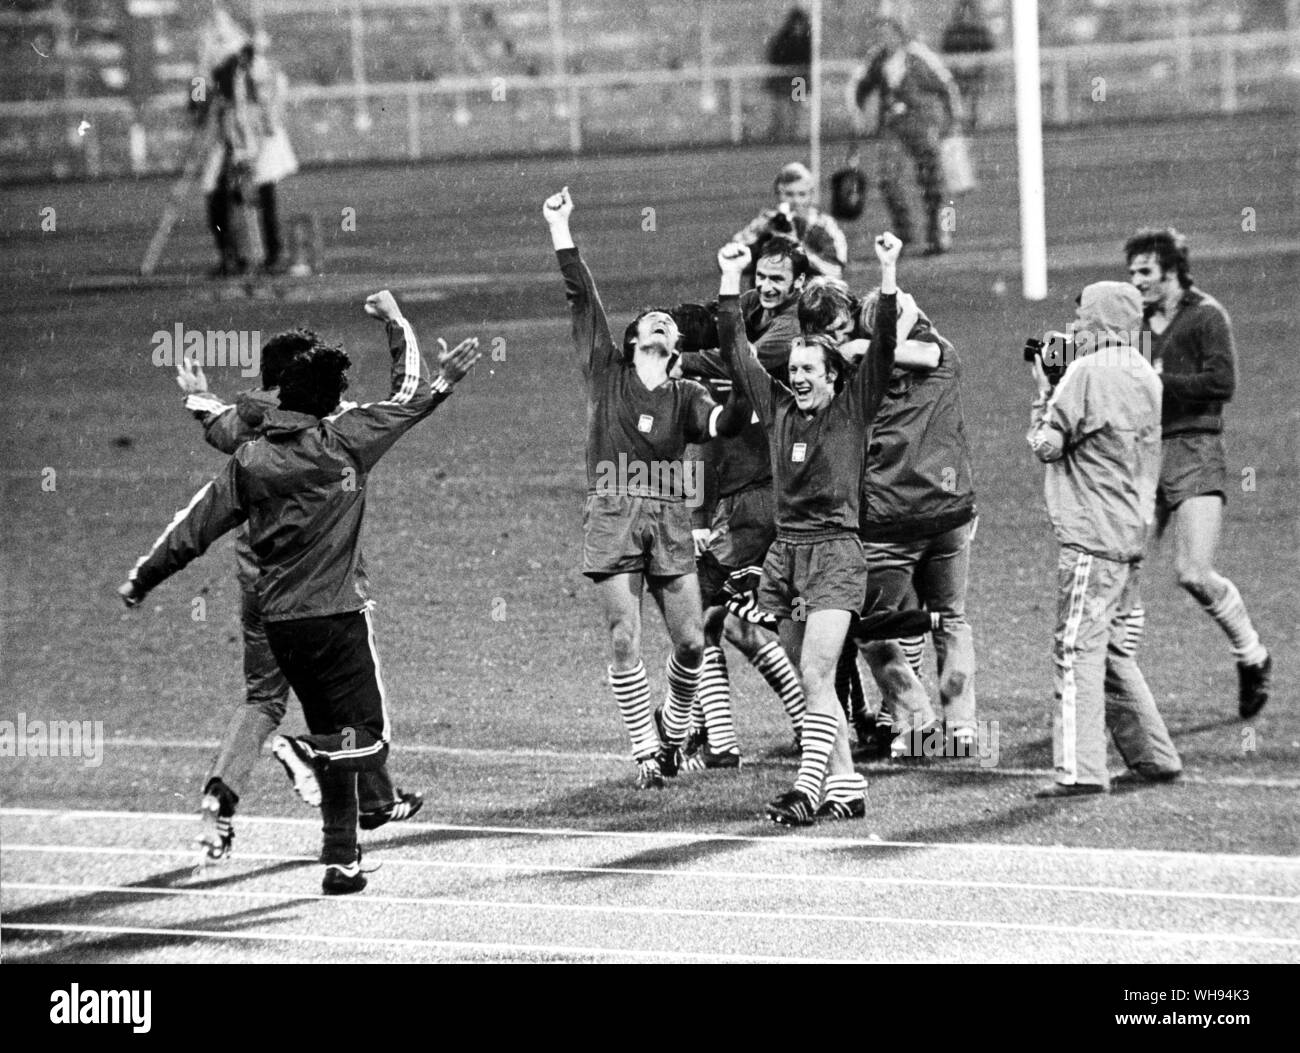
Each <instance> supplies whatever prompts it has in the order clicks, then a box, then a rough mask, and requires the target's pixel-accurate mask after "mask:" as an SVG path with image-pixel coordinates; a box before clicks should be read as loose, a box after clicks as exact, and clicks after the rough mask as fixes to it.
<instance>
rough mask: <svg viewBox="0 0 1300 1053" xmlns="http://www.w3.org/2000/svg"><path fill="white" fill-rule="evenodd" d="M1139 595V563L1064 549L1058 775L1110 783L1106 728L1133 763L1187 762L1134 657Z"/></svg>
mask: <svg viewBox="0 0 1300 1053" xmlns="http://www.w3.org/2000/svg"><path fill="white" fill-rule="evenodd" d="M1138 596H1139V592H1138V564H1136V563H1132V564H1130V563H1117V562H1115V561H1113V560H1109V559H1103V558H1102V557H1100V556H1094V555H1091V554H1089V553H1087V552H1082V551H1080V550H1079V549H1075V548H1069V547H1065V546H1063V547H1062V548H1061V552H1060V557H1059V560H1058V562H1057V612H1056V634H1055V646H1054V657H1055V665H1056V676H1055V686H1056V713H1055V716H1054V719H1053V723H1052V759H1053V763H1054V764H1055V767H1056V781H1057V782H1061V783H1091V784H1094V785H1098V786H1102V787H1108V786H1109V784H1110V776H1109V774H1108V772H1107V769H1106V732H1107V730H1109V731H1110V733H1111V734H1112V735H1113V736H1114V737H1115V745H1116V746H1117V747H1118V748H1119V752H1120V755H1121V756H1122V757H1123V758H1124V762H1125V764H1127V765H1128V766H1129V768H1133V769H1139V770H1144V771H1150V770H1156V771H1162V772H1171V771H1179V770H1181V769H1182V760H1181V759H1180V758H1179V756H1178V751H1177V750H1176V749H1175V748H1174V744H1173V741H1172V740H1171V739H1170V737H1169V731H1168V729H1167V728H1166V727H1165V722H1164V719H1163V718H1162V717H1161V716H1160V713H1159V711H1158V710H1157V709H1156V703H1155V699H1154V698H1153V697H1152V695H1151V690H1150V688H1148V687H1147V682H1146V679H1145V678H1144V677H1143V676H1142V670H1140V669H1139V668H1138V664H1137V659H1136V657H1135V653H1136V650H1137V639H1136V637H1137V633H1136V632H1134V631H1133V628H1134V623H1135V621H1136V620H1137V619H1136V617H1135V615H1136V613H1137V606H1138V603H1139V600H1138Z"/></svg>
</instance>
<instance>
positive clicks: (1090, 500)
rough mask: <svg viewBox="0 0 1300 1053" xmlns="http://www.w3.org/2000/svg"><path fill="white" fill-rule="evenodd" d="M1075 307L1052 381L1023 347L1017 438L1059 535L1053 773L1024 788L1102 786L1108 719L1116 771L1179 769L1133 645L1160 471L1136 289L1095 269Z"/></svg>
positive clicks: (1159, 775)
mask: <svg viewBox="0 0 1300 1053" xmlns="http://www.w3.org/2000/svg"><path fill="white" fill-rule="evenodd" d="M1076 314H1077V319H1078V320H1077V321H1076V322H1075V323H1074V325H1073V326H1072V331H1071V332H1070V333H1069V334H1067V335H1068V336H1069V337H1071V339H1070V340H1069V341H1068V343H1067V346H1066V347H1065V349H1064V350H1065V351H1066V354H1065V355H1064V357H1065V358H1066V359H1067V360H1069V359H1073V360H1072V361H1069V364H1068V365H1067V366H1066V367H1065V369H1064V371H1063V373H1061V374H1060V376H1059V383H1056V384H1053V383H1052V382H1051V380H1050V379H1049V377H1048V376H1047V374H1046V372H1045V371H1044V367H1043V361H1042V353H1041V351H1040V352H1037V353H1034V354H1033V355H1032V356H1030V357H1031V358H1032V368H1033V373H1034V379H1035V381H1036V382H1037V387H1038V397H1037V398H1036V399H1035V400H1034V405H1033V413H1032V417H1031V421H1030V428H1029V434H1028V436H1027V439H1028V441H1029V446H1030V449H1032V450H1033V452H1034V455H1035V456H1036V457H1037V458H1038V459H1039V460H1040V461H1043V462H1045V463H1046V465H1047V478H1046V481H1045V486H1044V489H1045V493H1046V498H1047V512H1048V516H1049V517H1050V518H1051V521H1052V528H1053V530H1054V531H1055V533H1056V538H1057V540H1058V541H1059V542H1060V545H1061V550H1060V556H1059V559H1058V562H1057V616H1056V631H1055V637H1054V648H1053V657H1054V659H1055V677H1054V680H1055V696H1056V711H1055V714H1054V719H1053V726H1052V753H1053V763H1054V765H1055V768H1056V780H1055V782H1053V783H1051V784H1049V785H1048V786H1047V787H1045V788H1044V789H1042V790H1040V791H1039V792H1038V793H1037V794H1036V796H1038V797H1044V798H1073V797H1079V796H1084V795H1090V794H1099V793H1105V792H1106V791H1107V790H1108V789H1109V786H1110V777H1109V773H1108V772H1107V770H1106V731H1107V730H1108V729H1109V731H1110V732H1111V734H1112V735H1113V736H1114V738H1115V744H1116V746H1117V747H1118V748H1119V751H1120V754H1121V756H1122V757H1123V758H1124V761H1125V763H1126V764H1127V765H1128V768H1129V771H1128V773H1126V775H1125V776H1121V779H1122V780H1123V781H1129V782H1169V781H1172V780H1173V779H1176V778H1177V777H1178V776H1179V774H1180V773H1181V771H1182V761H1181V760H1180V758H1179V756H1178V751H1177V750H1176V749H1175V748H1174V744H1173V742H1172V741H1171V740H1170V738H1169V732H1168V730H1167V729H1166V728H1165V723H1164V720H1163V719H1162V718H1161V716H1160V713H1159V712H1158V711H1157V709H1156V704H1155V699H1154V698H1153V697H1152V694H1151V691H1150V689H1149V688H1148V687H1147V683H1146V680H1145V679H1144V678H1143V676H1142V671H1141V670H1140V669H1139V668H1138V665H1137V660H1136V658H1135V652H1136V648H1137V640H1138V638H1139V636H1140V634H1141V622H1142V612H1141V608H1140V601H1139V599H1138V596H1139V593H1138V567H1139V565H1140V563H1141V560H1142V551H1143V548H1144V547H1145V544H1146V539H1147V535H1148V533H1149V530H1150V528H1151V526H1152V524H1153V522H1154V519H1155V494H1156V483H1157V480H1158V479H1159V476H1160V403H1161V386H1160V378H1159V376H1158V375H1157V373H1156V371H1155V369H1154V368H1153V367H1152V366H1151V364H1150V362H1148V361H1147V359H1146V358H1145V357H1143V355H1142V354H1141V352H1140V350H1139V349H1138V348H1136V347H1133V346H1132V334H1133V333H1134V332H1136V331H1139V330H1140V328H1141V320H1142V299H1141V296H1140V295H1138V293H1137V291H1136V290H1135V289H1133V288H1132V287H1131V286H1129V285H1126V284H1125V283H1123V282H1097V283H1095V284H1093V285H1089V286H1088V287H1087V288H1086V289H1084V290H1083V293H1082V295H1081V296H1080V297H1079V306H1078V309H1077V311H1076ZM1049 336H1050V334H1049ZM1055 342H1056V341H1050V340H1049V343H1055ZM1026 350H1027V352H1028V350H1029V349H1026ZM1075 352H1077V354H1076V353H1075Z"/></svg>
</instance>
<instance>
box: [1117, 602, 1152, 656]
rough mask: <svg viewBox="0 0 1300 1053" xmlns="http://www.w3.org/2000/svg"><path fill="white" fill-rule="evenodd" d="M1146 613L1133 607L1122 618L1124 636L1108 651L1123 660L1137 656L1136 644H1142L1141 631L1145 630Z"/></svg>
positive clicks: (1139, 608)
mask: <svg viewBox="0 0 1300 1053" xmlns="http://www.w3.org/2000/svg"><path fill="white" fill-rule="evenodd" d="M1146 624H1147V612H1146V611H1144V610H1143V609H1142V608H1141V607H1134V608H1133V609H1132V610H1130V611H1129V612H1128V614H1126V615H1125V616H1124V635H1123V636H1122V637H1120V639H1119V640H1118V641H1117V642H1116V643H1112V644H1111V645H1110V649H1111V650H1112V651H1114V652H1115V653H1116V654H1120V655H1123V656H1124V657H1125V658H1132V657H1133V656H1134V655H1135V654H1137V649H1138V644H1140V643H1141V642H1142V631H1143V630H1144V629H1145V628H1146Z"/></svg>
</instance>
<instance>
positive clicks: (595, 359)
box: [542, 186, 619, 377]
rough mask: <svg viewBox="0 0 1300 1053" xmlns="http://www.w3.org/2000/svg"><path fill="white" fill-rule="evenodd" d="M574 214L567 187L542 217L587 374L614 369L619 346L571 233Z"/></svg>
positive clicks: (551, 200)
mask: <svg viewBox="0 0 1300 1053" xmlns="http://www.w3.org/2000/svg"><path fill="white" fill-rule="evenodd" d="M572 214H573V198H572V197H570V196H569V188H568V187H567V186H566V187H565V188H564V189H563V190H561V191H560V192H559V193H558V194H553V195H552V196H551V197H548V198H547V199H546V203H545V204H544V205H543V206H542V216H543V218H544V219H545V220H546V225H547V227H548V228H550V232H551V245H552V246H553V247H554V248H555V256H556V259H558V260H559V263H560V273H561V274H562V275H563V276H564V297H565V299H566V300H568V301H569V316H570V320H571V323H572V327H573V329H572V332H573V346H574V348H575V349H576V350H577V352H578V354H579V356H581V359H582V371H583V374H584V375H585V376H587V377H592V376H595V375H596V374H598V373H601V372H603V371H604V370H607V369H609V368H611V367H612V366H613V365H614V364H615V363H616V362H617V361H618V356H619V349H618V346H617V345H616V344H615V343H614V338H613V336H612V335H611V334H610V331H609V319H608V317H606V315H605V305H604V304H602V303H601V302H600V293H599V292H597V291H596V279H595V278H593V277H592V276H591V271H590V270H588V268H587V265H586V263H584V262H583V260H582V258H581V257H580V256H579V255H578V248H577V246H576V245H574V243H573V235H572V234H571V233H570V232H569V217H570V216H571V215H572Z"/></svg>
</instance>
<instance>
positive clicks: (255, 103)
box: [237, 32, 298, 274]
mask: <svg viewBox="0 0 1300 1053" xmlns="http://www.w3.org/2000/svg"><path fill="white" fill-rule="evenodd" d="M269 43H270V39H269V38H268V37H267V35H266V34H265V33H263V32H258V33H257V34H255V35H254V37H253V42H252V43H251V44H248V45H246V46H245V47H244V48H243V49H242V50H241V52H240V65H241V68H242V69H243V70H244V72H245V77H244V78H243V82H242V84H241V85H240V88H241V89H242V90H241V91H239V93H238V94H237V98H238V97H239V96H240V95H242V96H243V98H242V102H243V105H242V106H241V107H239V108H238V110H237V112H239V113H240V114H241V115H242V117H243V119H244V121H245V125H246V131H245V139H246V141H247V142H249V143H250V144H252V145H253V148H254V150H255V155H254V157H253V159H252V161H251V166H252V167H251V177H252V182H253V184H254V185H255V186H256V187H257V208H258V212H259V214H260V216H261V223H262V248H263V251H264V252H265V253H266V256H265V259H264V260H263V266H264V267H265V269H266V270H267V272H268V273H270V274H279V273H282V272H283V271H284V270H285V269H286V265H287V264H286V261H285V259H284V257H283V255H282V253H283V248H284V241H283V239H282V238H281V237H280V220H279V217H278V215H277V208H276V198H275V185H276V184H277V183H278V182H280V180H282V179H284V178H285V177H287V176H291V175H293V174H294V173H295V172H297V171H298V159H297V158H296V157H295V156H294V153H293V147H292V146H291V145H290V143H289V135H288V133H287V132H286V131H285V127H284V108H285V102H286V100H287V98H288V93H289V79H288V78H287V77H286V76H285V75H284V71H283V70H282V69H280V67H279V66H278V65H276V64H275V63H274V62H272V60H271V59H270V58H269V57H268V56H267V53H266V52H267V46H268V44H269Z"/></svg>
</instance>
